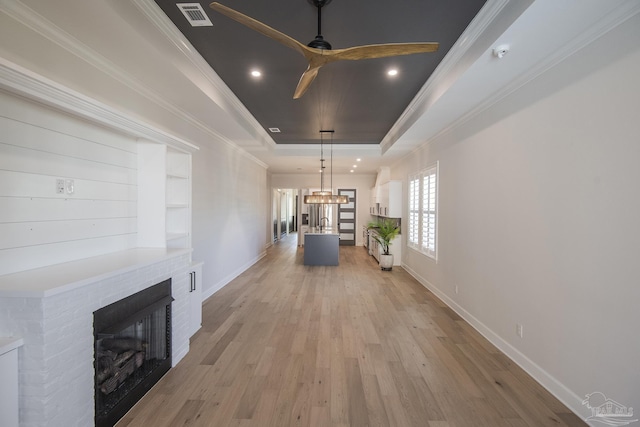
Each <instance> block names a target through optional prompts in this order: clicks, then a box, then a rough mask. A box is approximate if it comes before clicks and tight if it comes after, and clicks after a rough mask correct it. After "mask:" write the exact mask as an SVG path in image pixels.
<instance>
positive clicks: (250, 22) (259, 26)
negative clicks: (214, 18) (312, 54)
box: [209, 1, 311, 57]
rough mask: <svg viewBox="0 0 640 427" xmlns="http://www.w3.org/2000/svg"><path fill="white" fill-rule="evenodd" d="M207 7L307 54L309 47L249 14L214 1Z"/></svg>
mask: <svg viewBox="0 0 640 427" xmlns="http://www.w3.org/2000/svg"><path fill="white" fill-rule="evenodd" d="M209 7H211V9H213V10H215V11H216V12H220V13H222V14H223V15H225V16H227V17H229V18H231V19H233V20H234V21H237V22H239V23H241V24H242V25H244V26H246V27H249V28H251V29H252V30H254V31H257V32H259V33H260V34H262V35H264V36H267V37H269V38H271V39H273V40H275V41H277V42H280V43H282V44H283V45H285V46H287V47H290V48H291V49H294V50H297V51H298V52H300V53H301V54H302V55H304V56H305V57H306V56H307V55H308V54H309V50H310V49H311V48H309V47H307V46H306V45H304V44H302V43H300V42H299V41H297V40H295V39H293V38H291V37H289V36H288V35H286V34H284V33H281V32H280V31H278V30H275V29H273V28H271V27H270V26H268V25H266V24H263V23H262V22H260V21H257V20H255V19H253V18H251V17H250V16H247V15H244V14H242V13H240V12H238V11H236V10H233V9H231V8H229V7H227V6H224V5H222V4H220V3H218V2H215V1H214V2H213V3H211V4H210V5H209Z"/></svg>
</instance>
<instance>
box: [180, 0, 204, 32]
mask: <svg viewBox="0 0 640 427" xmlns="http://www.w3.org/2000/svg"><path fill="white" fill-rule="evenodd" d="M176 6H178V9H180V11H181V12H182V14H183V15H184V17H185V18H187V21H189V23H190V24H191V26H192V27H212V26H213V24H212V23H211V21H210V20H209V17H208V16H207V14H206V13H205V11H204V9H202V6H201V5H200V3H178V4H177V5H176Z"/></svg>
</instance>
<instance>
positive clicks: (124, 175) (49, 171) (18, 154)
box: [0, 143, 137, 184]
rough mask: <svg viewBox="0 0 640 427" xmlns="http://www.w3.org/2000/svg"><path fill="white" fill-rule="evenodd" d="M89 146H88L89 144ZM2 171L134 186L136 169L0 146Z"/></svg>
mask: <svg viewBox="0 0 640 427" xmlns="http://www.w3.org/2000/svg"><path fill="white" fill-rule="evenodd" d="M87 145H88V144H87ZM0 169H2V170H8V171H11V170H13V171H21V172H23V173H33V174H39V175H49V176H56V177H60V178H72V179H79V178H82V179H90V180H92V181H106V182H117V183H123V184H130V183H134V184H135V182H136V180H137V171H136V169H131V168H125V167H122V166H114V165H111V164H108V163H104V162H102V161H94V160H90V161H89V160H80V159H78V158H74V157H67V156H64V155H59V154H53V153H49V152H44V151H39V150H33V149H30V148H26V149H25V148H22V147H17V146H14V145H7V144H4V143H0Z"/></svg>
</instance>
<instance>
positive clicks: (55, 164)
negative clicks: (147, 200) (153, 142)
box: [0, 91, 137, 274]
mask: <svg viewBox="0 0 640 427" xmlns="http://www.w3.org/2000/svg"><path fill="white" fill-rule="evenodd" d="M0 129H1V131H0V204H1V205H2V208H1V209H0V236H2V238H1V239H0V274H8V273H13V272H16V271H22V270H28V269H32V268H37V267H41V266H45V265H51V264H57V263H61V262H66V261H70V260H74V259H78V258H86V257H89V256H95V255H100V254H105V253H109V252H115V251H119V250H124V249H128V248H132V247H135V246H136V232H137V202H136V201H137V152H136V140H135V138H132V137H127V136H124V135H122V134H119V133H115V132H112V131H109V130H107V129H105V128H102V127H99V126H96V125H93V124H90V123H88V122H85V121H82V120H79V119H76V118H74V117H71V116H69V115H67V114H64V113H61V112H58V111H54V110H52V109H50V108H47V107H44V106H41V105H39V104H36V103H33V102H30V101H27V100H25V99H23V98H19V97H15V96H13V95H10V94H8V93H5V92H1V91H0ZM58 179H63V180H73V183H74V188H73V193H72V194H69V193H68V192H66V191H65V193H64V194H58V193H57V192H56V181H57V180H58ZM65 190H66V189H65Z"/></svg>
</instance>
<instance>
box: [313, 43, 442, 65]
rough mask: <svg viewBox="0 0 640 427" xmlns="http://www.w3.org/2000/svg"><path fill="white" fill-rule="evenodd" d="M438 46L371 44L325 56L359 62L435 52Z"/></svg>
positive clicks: (332, 59)
mask: <svg viewBox="0 0 640 427" xmlns="http://www.w3.org/2000/svg"><path fill="white" fill-rule="evenodd" d="M438 46H439V44H438V43H436V42H421V43H386V44H371V45H366V46H355V47H349V48H346V49H334V50H330V51H326V52H325V53H324V54H325V55H327V56H331V61H338V60H342V59H347V60H359V59H372V58H385V57H388V56H401V55H413V54H415V53H426V52H435V51H436V50H438Z"/></svg>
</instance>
